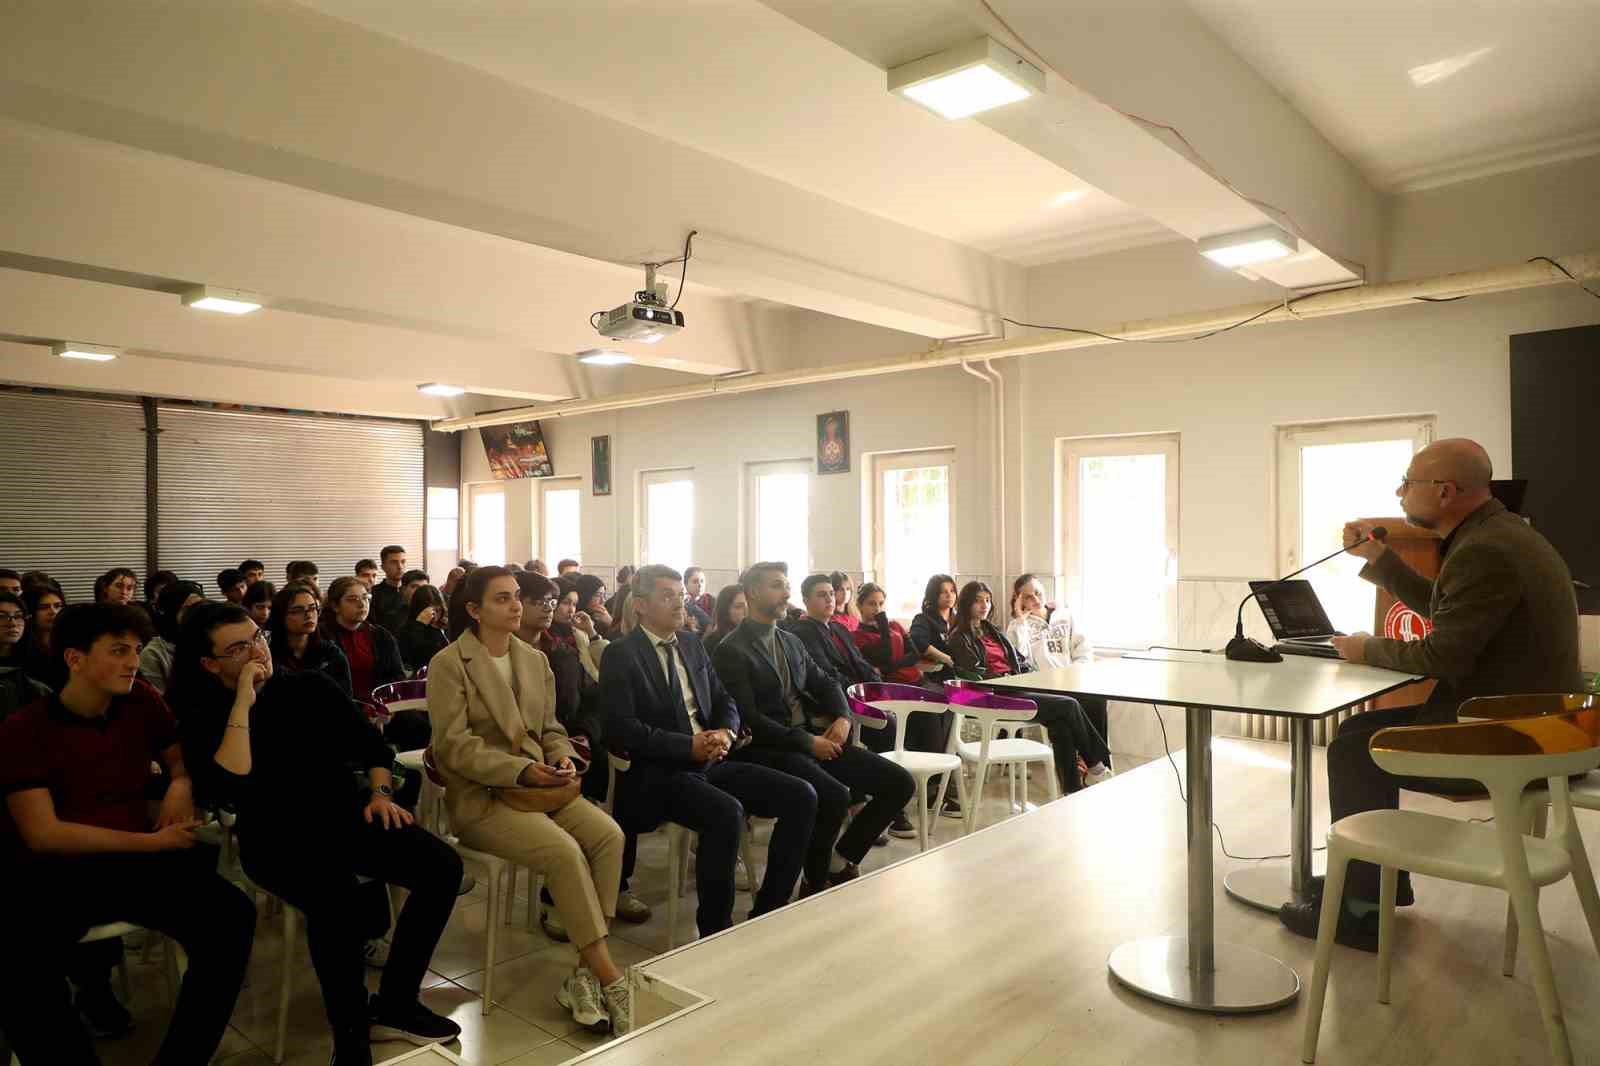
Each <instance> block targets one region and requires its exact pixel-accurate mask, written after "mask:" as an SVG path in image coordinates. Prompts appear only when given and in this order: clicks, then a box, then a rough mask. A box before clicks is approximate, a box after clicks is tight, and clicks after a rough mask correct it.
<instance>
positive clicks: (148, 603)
mask: <svg viewBox="0 0 1600 1066" xmlns="http://www.w3.org/2000/svg"><path fill="white" fill-rule="evenodd" d="M177 580H178V575H177V574H174V573H173V572H172V571H171V570H157V571H156V572H155V573H153V574H151V575H150V576H149V577H147V578H145V579H144V601H143V606H144V609H145V610H146V611H149V612H151V617H152V618H153V617H154V616H155V615H154V612H155V609H156V603H157V602H158V601H159V600H160V599H161V590H162V589H164V588H166V587H167V586H168V585H171V584H174V583H175V582H176V581H177Z"/></svg>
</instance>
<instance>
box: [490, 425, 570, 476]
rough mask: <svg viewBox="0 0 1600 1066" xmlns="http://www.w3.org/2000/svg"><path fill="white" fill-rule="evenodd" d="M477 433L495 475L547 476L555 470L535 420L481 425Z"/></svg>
mask: <svg viewBox="0 0 1600 1066" xmlns="http://www.w3.org/2000/svg"><path fill="white" fill-rule="evenodd" d="M478 435H479V436H480V437H482V438H483V451H484V454H485V455H487V456H488V458H489V469H490V471H492V472H493V473H494V476H495V477H496V478H499V479H502V480H508V479H513V478H524V477H550V476H552V475H553V474H554V473H555V472H556V470H555V467H554V466H553V465H552V464H551V462H550V452H549V450H548V449H546V448H545V445H544V433H543V432H542V431H541V430H540V429H539V423H538V422H513V423H512V424H511V425H509V426H483V427H482V428H480V429H479V430H478Z"/></svg>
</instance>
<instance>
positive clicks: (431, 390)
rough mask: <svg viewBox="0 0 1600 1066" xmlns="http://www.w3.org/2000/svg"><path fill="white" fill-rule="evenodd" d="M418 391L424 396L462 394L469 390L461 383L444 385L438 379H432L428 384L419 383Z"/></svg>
mask: <svg viewBox="0 0 1600 1066" xmlns="http://www.w3.org/2000/svg"><path fill="white" fill-rule="evenodd" d="M417 391H418V392H420V393H422V394H423V395H424V396H460V395H461V394H462V393H464V392H466V391H467V390H466V389H463V388H462V387H461V386H460V385H444V384H441V383H440V382H437V381H430V382H428V383H427V384H426V385H418V386H417Z"/></svg>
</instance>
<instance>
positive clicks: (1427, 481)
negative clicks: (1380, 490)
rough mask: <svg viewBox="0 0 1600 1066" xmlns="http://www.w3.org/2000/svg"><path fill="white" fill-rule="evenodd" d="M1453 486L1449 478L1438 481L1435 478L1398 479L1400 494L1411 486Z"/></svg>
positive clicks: (1438, 479)
mask: <svg viewBox="0 0 1600 1066" xmlns="http://www.w3.org/2000/svg"><path fill="white" fill-rule="evenodd" d="M1453 484H1455V482H1454V481H1451V480H1450V479H1449V478H1444V479H1440V478H1436V477H1403V478H1401V479H1400V491H1401V492H1405V491H1406V490H1407V489H1409V488H1410V487H1411V486H1412V485H1453Z"/></svg>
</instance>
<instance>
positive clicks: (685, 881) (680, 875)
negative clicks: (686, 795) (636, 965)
mask: <svg viewBox="0 0 1600 1066" xmlns="http://www.w3.org/2000/svg"><path fill="white" fill-rule="evenodd" d="M665 828H666V831H667V950H668V951H671V950H672V949H673V948H675V947H677V946H678V901H679V900H681V899H682V898H683V897H684V895H685V894H687V893H688V891H689V844H690V842H691V841H693V840H694V838H695V835H696V834H695V832H694V830H692V829H689V828H688V827H686V826H681V825H679V824H678V823H677V822H668V823H666V827H665ZM739 857H740V858H742V859H743V860H744V865H745V869H747V870H749V871H750V891H751V892H752V893H754V892H756V891H758V886H759V885H760V884H761V878H760V877H759V876H758V875H757V872H756V860H755V854H754V853H753V852H752V851H751V850H750V834H749V832H748V831H746V829H745V827H744V823H743V822H742V821H741V822H740V824H739Z"/></svg>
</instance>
